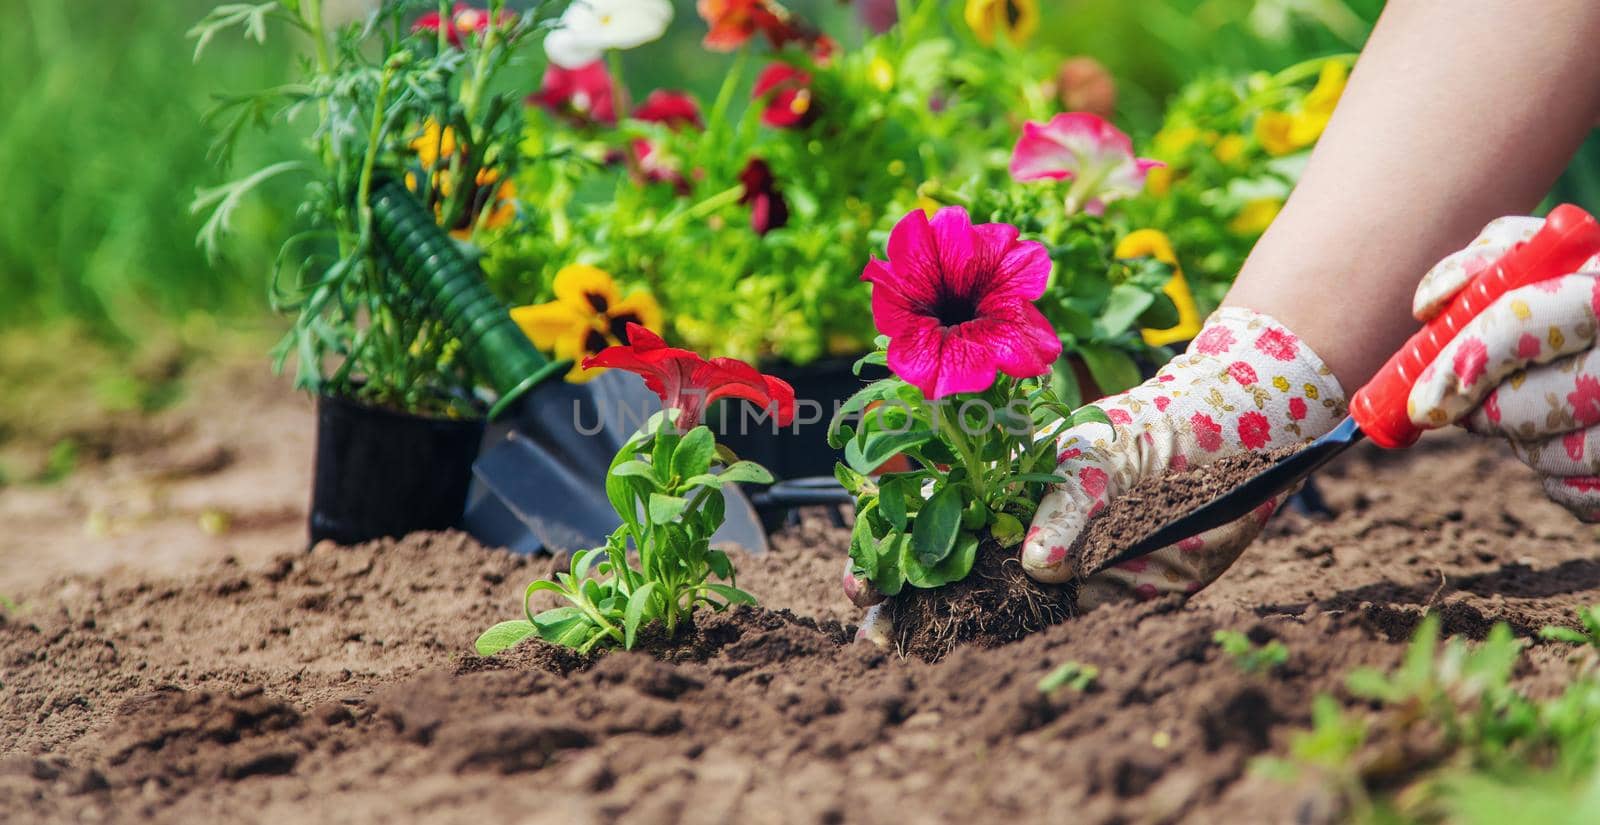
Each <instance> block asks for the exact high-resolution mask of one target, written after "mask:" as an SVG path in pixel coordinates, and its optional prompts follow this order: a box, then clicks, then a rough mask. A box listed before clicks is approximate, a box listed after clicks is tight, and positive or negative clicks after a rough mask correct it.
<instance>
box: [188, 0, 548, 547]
mask: <svg viewBox="0 0 1600 825" xmlns="http://www.w3.org/2000/svg"><path fill="white" fill-rule="evenodd" d="M270 24H278V25H281V26H283V27H285V28H287V29H289V30H291V31H294V32H297V33H298V34H299V35H300V36H302V37H303V38H304V39H305V40H306V41H307V47H308V51H309V53H310V56H309V57H308V58H307V59H305V60H304V61H302V63H301V65H302V69H301V71H302V72H303V76H302V77H300V78H299V79H298V80H297V81H296V82H293V83H288V84H285V85H282V86H278V87H274V88H271V89H266V90H262V91H258V92H252V93H247V94H242V95H237V96H229V97H227V98H225V99H224V102H223V103H222V104H221V105H220V106H219V107H218V108H217V109H216V111H215V112H214V113H213V115H212V117H213V122H216V123H219V124H221V135H222V137H221V139H220V140H219V149H220V151H221V155H222V157H224V158H228V157H230V155H231V150H232V148H233V146H234V144H235V142H236V141H237V140H238V139H239V137H240V135H241V134H242V133H243V132H245V131H246V129H247V128H248V127H251V126H254V125H264V126H276V127H277V128H286V129H294V130H296V131H297V132H298V133H299V134H304V135H306V136H307V137H306V139H305V144H304V149H305V152H304V154H303V156H302V157H299V158H292V159H286V160H283V161H280V162H278V163H274V164H272V165H270V166H267V167H264V168H262V169H259V170H256V171H254V172H252V173H250V174H248V175H245V176H243V177H241V178H239V179H237V180H235V181H234V182H232V183H228V184H225V185H223V186H219V187H217V188H215V189H210V190H205V191H202V192H201V193H200V194H199V195H198V197H197V198H196V201H195V208H196V209H197V210H208V211H209V212H210V215H209V218H208V219H207V221H206V223H205V225H204V227H203V229H202V231H201V235H200V240H201V242H202V244H203V245H204V246H205V247H206V248H207V250H208V251H210V252H211V253H212V254H215V252H216V250H217V249H218V246H219V243H220V240H221V236H222V235H223V234H224V233H225V232H226V231H227V228H228V224H229V221H230V217H231V216H232V215H233V213H234V211H235V210H236V209H237V208H238V206H239V205H240V203H241V202H242V201H243V200H244V198H245V197H246V196H247V195H248V194H249V193H250V192H251V191H253V190H255V189H257V188H258V187H260V186H262V185H263V184H264V183H266V182H267V181H269V180H271V179H274V178H279V177H286V176H291V175H293V176H297V177H298V178H299V179H300V180H301V181H303V186H302V189H301V190H300V191H301V195H300V206H299V215H300V216H301V218H302V219H303V221H304V224H305V225H304V226H303V227H302V228H301V230H300V231H299V232H298V233H297V234H295V235H294V236H292V237H290V238H289V239H288V240H286V241H285V242H284V244H283V248H282V251H281V253H280V256H279V264H280V268H279V271H278V272H277V274H276V275H275V277H274V280H273V291H272V297H273V301H274V304H275V305H276V306H277V307H279V308H280V309H283V310H285V311H288V312H290V313H291V314H292V316H293V322H292V324H291V326H290V329H289V331H288V333H287V334H286V335H285V336H284V338H283V340H282V342H281V343H280V345H279V346H278V347H277V349H276V351H275V352H274V358H275V366H276V367H277V368H279V369H282V368H283V366H284V365H285V364H286V362H287V361H288V359H289V358H290V357H291V356H292V357H293V358H294V359H295V361H296V376H297V377H296V385H297V386H298V387H300V388H303V389H305V390H307V391H309V392H312V393H314V394H315V395H316V397H317V420H318V430H317V458H316V469H315V480H314V485H313V494H312V508H311V523H310V531H311V538H312V540H313V541H317V540H320V539H324V538H327V539H333V540H335V541H338V542H341V543H353V542H358V541H363V540H366V539H370V538H374V537H378V536H389V535H399V534H403V533H406V532H409V531H411V530H417V529H440V528H445V527H450V526H453V525H455V524H456V523H457V521H458V520H459V519H460V516H461V511H462V507H463V506H464V503H465V498H466V492H467V484H468V482H469V481H470V479H471V465H472V461H473V459H474V458H475V456H476V454H477V450H478V445H479V442H480V441H481V439H482V434H483V421H484V415H485V412H486V410H488V409H489V407H488V404H487V403H486V401H487V399H486V397H485V396H484V395H483V394H481V393H480V391H479V387H480V386H482V385H488V386H489V387H490V388H491V389H492V390H493V391H495V392H496V393H497V394H498V400H497V403H499V404H501V405H504V404H506V403H509V402H510V401H511V400H512V399H513V398H514V397H515V396H517V395H519V394H520V393H522V392H525V391H526V390H527V389H528V388H529V387H531V386H532V385H534V384H536V383H538V382H539V381H540V380H542V379H543V378H544V377H546V376H548V375H550V374H552V373H553V372H555V371H557V370H558V369H564V368H565V365H559V364H547V363H546V362H545V361H544V359H543V358H542V357H541V356H539V355H538V353H537V352H535V351H533V350H532V349H531V347H528V346H527V344H526V341H525V340H524V339H523V338H522V337H521V334H520V332H518V331H517V330H516V328H515V326H514V325H512V324H511V322H510V320H509V318H508V317H507V316H506V313H505V310H504V307H503V306H501V305H500V304H498V302H496V301H495V300H494V299H493V298H492V297H491V296H490V295H489V293H488V291H487V289H486V288H485V286H484V284H483V283H482V277H481V274H480V273H479V272H478V270H477V267H476V265H475V264H474V262H473V260H474V259H475V258H476V257H477V256H479V255H480V254H481V253H482V250H483V249H484V248H485V247H486V246H487V245H490V244H492V242H493V241H494V240H495V239H496V238H497V237H498V230H500V229H502V228H504V227H506V226H508V225H509V224H510V223H511V222H512V221H513V219H514V218H515V216H516V211H517V207H516V200H515V198H516V190H515V184H514V182H513V176H514V174H515V171H516V166H517V164H518V162H519V156H518V154H517V152H516V151H514V149H515V142H516V139H517V137H518V135H519V134H520V133H521V128H520V114H521V113H520V107H519V106H517V105H515V104H514V102H513V101H512V99H511V98H510V97H509V96H508V95H507V94H506V93H504V92H501V91H497V89H498V86H497V85H496V83H495V78H496V76H497V74H498V73H499V72H500V71H501V70H502V69H504V67H505V66H506V65H507V63H508V62H509V61H510V59H511V57H512V55H513V53H514V52H515V50H516V49H517V48H518V46H519V44H520V43H521V42H522V41H523V39H524V38H525V37H526V35H527V34H528V33H529V32H531V31H533V30H535V29H536V28H537V27H538V26H539V20H538V18H537V13H536V12H528V13H525V14H520V15H519V14H515V13H512V12H510V11H508V10H507V9H506V8H505V3H504V2H503V0H495V1H494V2H491V3H490V5H489V8H488V9H477V8H472V7H466V6H456V7H450V6H448V5H446V4H444V3H432V2H430V3H426V4H424V3H417V2H390V3H385V4H382V5H381V6H379V7H378V9H377V10H376V11H374V12H372V13H371V14H370V15H369V16H368V17H366V18H365V19H362V20H359V21H354V22H351V23H348V24H345V25H341V26H332V25H330V24H329V22H328V21H327V20H326V19H325V17H324V12H323V6H322V3H321V2H320V0H280V2H277V3H265V4H262V5H253V6H247V5H234V4H230V5H224V6H219V7H218V8H217V9H215V10H214V11H213V12H212V13H211V14H210V15H209V16H208V17H207V18H206V19H205V20H204V21H202V22H201V23H200V24H199V25H197V26H196V27H195V29H194V30H193V31H192V32H191V34H192V35H193V36H194V37H195V38H196V40H197V50H196V56H197V58H198V57H199V55H200V52H201V50H203V49H204V47H205V45H206V44H207V43H208V42H210V41H211V40H212V39H213V38H215V37H216V36H218V35H219V34H220V33H222V32H224V31H225V30H228V29H231V28H239V29H241V30H242V31H243V32H244V34H245V36H246V37H248V38H251V39H254V40H257V41H260V40H262V39H263V38H264V37H265V33H266V30H267V28H268V26H269V25H270Z"/></svg>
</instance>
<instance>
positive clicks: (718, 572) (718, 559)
mask: <svg viewBox="0 0 1600 825" xmlns="http://www.w3.org/2000/svg"><path fill="white" fill-rule="evenodd" d="M706 567H709V568H710V569H711V575H713V576H716V577H717V578H719V579H731V578H733V560H732V559H730V558H728V554H727V553H724V552H722V551H721V550H712V551H711V552H709V553H707V554H706Z"/></svg>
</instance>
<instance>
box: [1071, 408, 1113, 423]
mask: <svg viewBox="0 0 1600 825" xmlns="http://www.w3.org/2000/svg"><path fill="white" fill-rule="evenodd" d="M1066 421H1067V426H1068V427H1076V426H1078V425H1079V424H1104V425H1106V426H1107V427H1109V426H1111V416H1109V415H1106V411H1105V410H1102V409H1100V408H1099V407H1096V406H1094V405H1093V404H1090V405H1089V406H1087V407H1079V408H1078V409H1076V410H1073V412H1072V415H1070V416H1067V418H1066Z"/></svg>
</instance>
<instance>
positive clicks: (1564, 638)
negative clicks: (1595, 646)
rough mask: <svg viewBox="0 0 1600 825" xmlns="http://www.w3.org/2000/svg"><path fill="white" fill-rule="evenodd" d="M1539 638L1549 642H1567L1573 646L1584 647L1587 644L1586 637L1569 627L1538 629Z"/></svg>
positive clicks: (1547, 626)
mask: <svg viewBox="0 0 1600 825" xmlns="http://www.w3.org/2000/svg"><path fill="white" fill-rule="evenodd" d="M1539 638H1541V639H1545V640H1547V641H1551V642H1567V643H1568V644H1575V645H1586V644H1588V643H1589V637H1588V636H1586V635H1584V634H1582V633H1579V632H1578V631H1576V630H1573V629H1572V628H1570V627H1557V626H1555V625H1546V626H1545V627H1542V628H1539Z"/></svg>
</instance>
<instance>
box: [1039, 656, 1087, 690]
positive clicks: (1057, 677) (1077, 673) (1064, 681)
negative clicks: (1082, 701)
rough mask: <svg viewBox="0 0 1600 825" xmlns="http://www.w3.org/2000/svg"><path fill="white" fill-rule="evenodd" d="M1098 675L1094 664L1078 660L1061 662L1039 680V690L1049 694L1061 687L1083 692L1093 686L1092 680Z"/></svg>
mask: <svg viewBox="0 0 1600 825" xmlns="http://www.w3.org/2000/svg"><path fill="white" fill-rule="evenodd" d="M1099 676H1100V668H1097V667H1095V666H1094V665H1085V664H1081V663H1079V662H1062V663H1061V665H1060V666H1059V667H1057V668H1056V669H1055V670H1052V671H1050V673H1049V674H1047V675H1046V676H1045V677H1044V678H1043V679H1040V680H1039V692H1040V693H1044V694H1051V693H1055V692H1056V691H1058V690H1060V689H1062V688H1071V689H1072V690H1075V691H1077V692H1078V693H1083V692H1084V691H1086V690H1088V689H1089V688H1091V687H1094V680H1095V679H1097V678H1099Z"/></svg>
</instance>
